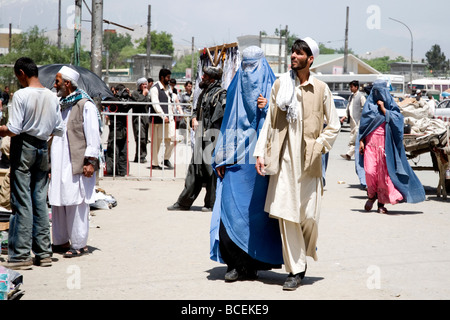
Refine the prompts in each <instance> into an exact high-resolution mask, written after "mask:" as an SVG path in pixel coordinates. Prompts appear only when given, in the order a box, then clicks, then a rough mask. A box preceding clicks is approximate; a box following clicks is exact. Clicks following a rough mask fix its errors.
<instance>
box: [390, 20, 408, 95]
mask: <svg viewBox="0 0 450 320" xmlns="http://www.w3.org/2000/svg"><path fill="white" fill-rule="evenodd" d="M389 19H391V20H394V21H396V22H398V23H400V24H402V25H404V26H405V27H406V29H408V31H409V34H410V35H411V61H410V68H411V71H410V74H409V80H410V86H411V87H410V89H411V93H413V92H412V81H413V34H412V31H411V29H410V28H409V27H408V26H407V25H406V24H405V23H404V22H401V21H400V20H397V19H394V18H391V17H389Z"/></svg>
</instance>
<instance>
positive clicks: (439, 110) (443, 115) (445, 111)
mask: <svg viewBox="0 0 450 320" xmlns="http://www.w3.org/2000/svg"><path fill="white" fill-rule="evenodd" d="M434 117H435V118H437V119H441V120H444V121H446V122H450V99H445V100H443V101H441V102H439V103H438V105H437V106H436V109H435V110H434Z"/></svg>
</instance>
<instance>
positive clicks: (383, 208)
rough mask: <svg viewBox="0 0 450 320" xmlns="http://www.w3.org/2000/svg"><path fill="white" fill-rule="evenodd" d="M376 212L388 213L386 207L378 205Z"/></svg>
mask: <svg viewBox="0 0 450 320" xmlns="http://www.w3.org/2000/svg"><path fill="white" fill-rule="evenodd" d="M377 211H378V213H388V209H386V207H378V210H377Z"/></svg>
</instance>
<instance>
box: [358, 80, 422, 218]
mask: <svg viewBox="0 0 450 320" xmlns="http://www.w3.org/2000/svg"><path fill="white" fill-rule="evenodd" d="M403 128H404V120H403V115H402V114H401V112H400V108H399V107H398V105H397V104H396V103H395V101H394V99H393V98H392V96H391V94H390V93H389V89H388V88H387V83H386V82H385V81H381V80H380V81H376V82H374V84H373V87H372V90H371V92H370V95H369V97H368V98H367V101H366V103H365V105H364V108H363V111H362V115H361V121H360V125H359V139H358V140H359V141H360V147H359V151H360V152H359V156H358V157H357V158H356V166H357V172H364V173H365V177H364V178H365V182H366V185H367V196H368V200H367V202H366V204H365V206H364V209H365V210H367V211H370V210H371V209H372V206H373V204H374V202H375V201H376V200H378V212H380V213H387V209H386V207H385V206H384V205H385V204H386V203H390V204H395V203H398V202H409V203H417V202H421V201H424V200H425V190H424V188H423V186H422V184H421V182H420V181H419V179H418V177H417V176H416V174H415V173H414V171H413V170H412V168H411V166H410V165H409V163H408V159H407V157H406V153H405V149H404V145H403Z"/></svg>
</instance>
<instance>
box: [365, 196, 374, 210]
mask: <svg viewBox="0 0 450 320" xmlns="http://www.w3.org/2000/svg"><path fill="white" fill-rule="evenodd" d="M375 200H376V198H375V197H373V198H369V199H367V201H366V204H365V205H364V210H366V211H370V210H372V207H373V204H374V203H375Z"/></svg>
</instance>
